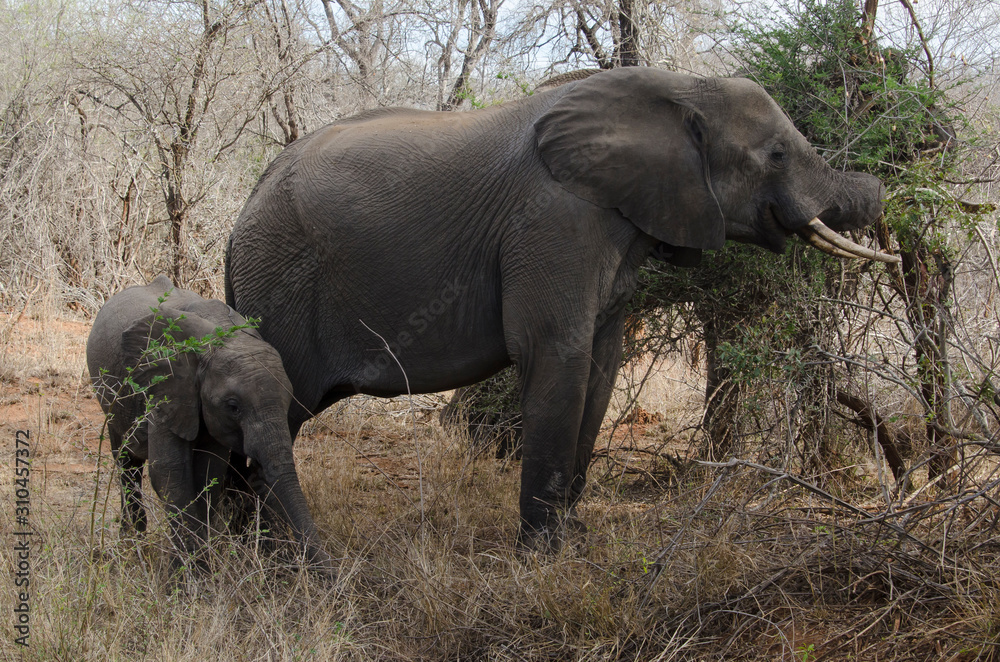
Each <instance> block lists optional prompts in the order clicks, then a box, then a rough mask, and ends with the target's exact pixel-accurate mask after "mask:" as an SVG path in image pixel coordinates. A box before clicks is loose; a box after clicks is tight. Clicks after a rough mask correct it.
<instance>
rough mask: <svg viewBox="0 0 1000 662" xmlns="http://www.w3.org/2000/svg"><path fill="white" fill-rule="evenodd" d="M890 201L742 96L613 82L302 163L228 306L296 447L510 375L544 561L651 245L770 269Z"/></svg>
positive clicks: (396, 128) (253, 229) (524, 489)
mask: <svg viewBox="0 0 1000 662" xmlns="http://www.w3.org/2000/svg"><path fill="white" fill-rule="evenodd" d="M882 193H883V189H882V185H881V184H880V183H879V181H878V180H877V179H875V178H874V177H870V176H867V175H860V174H852V173H846V174H845V173H842V172H835V171H834V170H832V169H831V168H830V167H829V166H828V165H827V164H826V163H825V162H824V161H823V159H822V158H821V157H820V156H819V155H818V154H817V153H816V152H815V150H813V149H812V147H811V146H810V145H809V144H808V143H807V141H806V140H805V139H804V138H803V137H802V135H801V134H799V133H798V132H797V131H796V130H795V128H794V127H793V126H792V124H791V123H790V122H789V121H788V119H787V118H786V116H785V115H784V113H783V112H782V111H781V109H780V108H779V107H778V106H777V105H776V104H775V103H774V101H773V100H772V99H771V98H770V97H769V96H768V95H767V94H766V93H765V92H764V91H763V90H762V89H761V88H760V87H759V86H757V85H756V84H754V83H752V82H750V81H747V80H741V79H703V78H693V77H688V76H683V75H679V74H675V73H669V72H665V71H659V70H655V69H648V68H627V69H618V70H611V71H607V72H602V73H598V74H595V75H593V76H591V77H589V78H587V79H586V80H580V81H578V82H571V83H568V84H565V85H562V86H561V87H557V88H555V89H550V90H548V91H544V92H541V93H538V94H535V95H533V96H531V97H529V98H527V99H524V100H522V101H517V102H514V103H508V104H505V105H502V106H496V107H491V108H486V109H482V110H477V111H474V112H468V113H436V112H424V111H416V110H398V109H390V110H382V111H375V112H369V113H366V114H363V115H360V116H357V117H355V118H350V119H346V120H343V121H341V122H337V123H335V124H331V125H329V126H327V127H324V128H322V129H320V130H318V131H317V132H315V133H313V134H311V135H309V136H307V137H305V138H302V139H300V140H298V141H296V142H295V143H292V144H291V145H290V146H288V147H287V148H285V150H284V151H283V152H282V153H281V154H279V155H278V157H277V158H276V159H275V160H274V162H273V163H272V164H271V165H270V166H269V167H268V168H267V170H266V172H265V173H264V174H263V176H262V177H261V179H260V181H259V182H258V184H257V186H256V188H255V189H254V191H253V193H252V195H251V197H250V199H249V201H248V202H247V204H246V206H245V208H244V209H243V212H242V213H241V215H240V217H239V219H238V220H237V222H236V225H235V227H234V229H233V232H232V235H231V236H230V243H229V247H228V250H227V274H226V275H227V300H228V301H229V303H230V304H231V305H232V306H233V307H234V308H236V309H237V310H239V311H241V312H242V313H243V314H245V315H252V316H254V317H258V318H261V319H262V320H263V322H262V325H261V327H260V332H261V335H262V336H263V337H264V338H265V339H266V340H267V341H268V342H269V343H271V344H272V345H273V346H274V347H275V348H276V349H277V350H278V351H279V352H280V353H281V356H282V358H283V359H284V362H285V369H286V371H287V372H288V377H289V379H290V380H291V382H292V384H293V386H294V387H295V394H296V397H297V399H298V400H299V402H300V403H301V405H302V407H300V406H296V405H293V407H292V410H291V412H290V425H291V430H292V434H293V436H294V434H295V433H296V432H297V430H298V428H299V426H300V425H301V424H302V423H303V421H305V420H306V419H308V418H309V417H310V416H312V415H314V414H315V413H316V412H319V411H320V410H322V409H324V408H325V407H328V406H330V405H331V404H332V403H334V402H337V401H338V400H340V399H341V398H344V397H347V396H349V395H353V394H355V393H369V394H373V395H379V396H393V395H397V394H402V393H406V392H407V391H410V392H413V393H418V392H434V391H441V390H445V389H450V388H455V387H459V386H463V385H468V384H472V383H475V382H477V381H480V380H482V379H484V378H486V377H488V376H490V375H491V374H493V373H495V372H497V371H498V370H500V369H501V368H503V367H504V366H506V365H509V364H510V363H514V364H516V365H517V368H518V372H519V374H520V378H521V382H522V392H521V401H522V409H523V416H524V456H523V465H522V470H521V471H522V473H521V496H520V512H521V539H522V540H523V541H524V542H526V543H527V544H529V545H534V544H537V543H539V542H541V543H542V544H543V545H544V544H546V543H552V542H554V541H553V538H552V534H553V533H554V532H555V531H556V530H557V527H558V525H559V524H560V518H561V517H563V516H565V515H568V514H570V513H571V512H572V506H573V504H574V503H575V502H576V500H577V499H578V497H579V496H580V494H581V492H582V491H583V488H584V483H585V477H586V472H587V467H588V464H589V463H590V457H591V451H592V448H593V445H594V440H595V437H596V436H597V433H598V430H599V428H600V426H601V421H602V419H603V417H604V414H605V411H606V409H607V406H608V401H609V398H610V395H611V390H612V387H613V385H614V380H615V376H616V373H617V370H618V366H619V362H620V359H621V351H622V350H621V345H622V332H623V319H624V309H625V304H626V302H627V301H628V300H629V298H630V297H631V295H632V293H633V291H634V289H635V286H636V274H637V270H638V269H639V266H640V265H641V264H642V263H643V261H644V260H645V259H646V257H647V256H648V255H649V254H650V251H651V249H653V247H654V246H656V245H657V244H658V242H665V243H666V244H668V245H670V246H673V247H682V248H687V249H693V250H694V252H697V251H698V250H701V249H718V248H721V247H722V245H723V243H724V242H725V241H726V240H728V239H733V240H737V241H742V242H750V243H754V244H758V245H760V246H764V247H766V248H769V249H771V250H773V251H776V252H780V251H782V250H783V249H784V247H785V240H786V237H787V236H788V235H789V234H791V233H792V232H794V231H795V230H796V229H798V228H801V227H802V226H804V225H805V224H806V223H807V222H808V221H809V220H810V219H812V218H813V217H815V216H819V217H820V218H821V219H822V220H823V221H824V222H825V223H826V224H827V225H828V226H829V227H831V228H833V229H834V230H838V231H843V230H848V229H852V228H860V227H863V226H865V225H867V224H869V223H871V222H872V221H874V220H875V219H876V217H878V215H879V214H880V213H881V211H882V203H881V197H882ZM385 343H388V346H389V348H391V350H392V355H390V353H389V352H388V351H387V350H386V344H385ZM393 355H394V357H393ZM397 360H398V361H399V364H401V366H402V369H400V365H397ZM303 407H304V408H303ZM556 541H557V539H556Z"/></svg>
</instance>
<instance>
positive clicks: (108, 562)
mask: <svg viewBox="0 0 1000 662" xmlns="http://www.w3.org/2000/svg"><path fill="white" fill-rule="evenodd" d="M3 321H4V320H2V319H0V325H2V323H3ZM85 330H86V324H85V323H83V322H82V321H80V320H76V319H62V318H60V317H59V316H57V315H55V314H53V313H52V311H51V310H50V309H44V308H43V309H40V310H39V311H38V312H34V311H33V310H32V311H29V312H28V313H26V314H25V315H24V316H23V318H22V319H21V320H20V321H19V322H18V323H17V325H16V326H15V327H14V328H13V333H12V334H11V339H10V342H9V343H8V346H7V350H8V351H7V353H6V354H5V356H7V357H14V358H13V359H11V358H5V359H4V361H5V363H4V365H5V366H8V369H7V371H6V372H5V373H4V376H3V379H2V381H0V385H2V387H3V394H2V395H3V398H4V400H3V402H4V409H3V410H2V412H3V417H4V418H3V420H0V424H2V426H3V428H2V432H3V435H4V437H5V438H8V439H9V443H8V444H7V446H5V447H4V448H3V449H2V457H3V462H4V465H5V466H11V462H12V456H13V453H12V450H13V449H12V447H13V431H14V430H15V429H20V428H25V427H26V428H29V429H31V430H32V435H33V437H32V438H33V440H34V444H35V445H34V450H33V452H34V458H35V459H34V462H35V465H34V473H33V474H32V526H33V528H34V530H35V535H34V536H33V538H32V545H33V547H32V571H31V572H32V582H33V583H32V588H33V593H32V597H31V607H32V624H31V625H32V630H31V646H30V647H29V648H27V649H23V650H22V649H17V648H15V647H14V646H13V644H12V642H11V639H12V637H10V636H9V635H5V637H4V640H3V641H2V642H0V654H2V655H0V657H3V658H4V659H16V658H17V656H20V659H24V660H39V661H40V660H46V661H48V660H73V661H77V660H124V659H128V660H135V659H149V660H196V659H198V660H200V659H206V658H207V659H219V660H334V659H357V660H442V659H474V660H543V659H545V660H549V659H551V660H568V659H572V660H612V659H613V660H688V659H727V660H729V659H739V660H778V659H784V660H821V659H826V660H844V659H856V660H876V659H878V660H926V659H945V660H963V661H964V660H977V659H980V660H995V659H997V646H998V643H1000V625H998V623H1000V614H998V609H997V604H998V601H997V598H998V597H1000V590H998V586H997V581H996V579H995V577H996V573H995V568H996V567H997V561H998V559H997V557H998V553H1000V538H998V535H997V519H998V517H1000V509H998V507H997V506H998V504H997V496H998V495H997V486H998V484H1000V463H998V462H997V459H996V449H994V448H992V447H983V446H968V447H966V449H965V451H966V452H965V457H964V460H963V464H962V465H961V468H960V469H959V470H958V471H957V472H956V473H955V474H954V475H953V481H952V483H951V485H950V486H948V487H947V488H946V489H945V488H942V487H941V486H940V485H932V486H927V487H925V488H923V489H922V491H919V492H916V493H915V494H914V495H913V496H910V497H906V499H905V500H902V501H901V500H898V499H896V500H893V501H889V502H887V501H886V499H885V497H884V494H885V492H884V490H883V485H881V484H880V483H879V482H878V478H877V474H876V473H875V472H873V471H867V472H866V471H865V470H864V467H863V466H860V465H861V463H860V462H859V467H858V468H856V469H855V470H854V472H846V471H845V472H841V473H840V474H838V476H836V477H834V478H832V479H831V480H829V481H827V482H826V483H824V489H823V490H820V489H818V488H815V487H813V486H812V484H811V483H808V482H805V481H803V480H802V479H801V478H797V477H795V476H787V475H784V474H782V472H781V471H776V470H774V469H772V468H770V467H757V466H754V465H751V464H749V463H737V464H733V465H731V466H726V467H706V466H698V465H691V464H690V463H681V464H677V463H671V462H669V461H666V460H665V459H664V455H663V454H662V453H660V454H656V453H653V452H651V451H653V450H657V449H661V448H670V449H672V450H671V452H672V453H674V454H677V455H679V456H681V457H682V458H683V457H684V450H685V448H686V446H685V444H684V443H680V442H681V441H683V440H684V439H685V438H686V437H685V434H678V432H679V431H680V429H681V428H683V427H685V426H687V425H688V424H689V423H690V421H691V420H692V419H696V418H697V415H698V411H697V408H695V407H689V408H688V410H687V411H686V412H676V411H674V412H671V416H670V417H667V418H666V419H665V422H664V423H660V424H653V425H650V426H648V427H646V428H633V429H631V430H626V429H622V428H621V427H619V429H618V430H616V431H615V433H614V435H613V436H611V435H610V434H609V433H606V434H605V435H603V437H602V440H603V444H604V448H603V449H602V450H601V452H600V454H599V455H600V457H599V458H598V460H597V462H596V463H595V466H594V471H593V476H594V479H595V480H594V482H593V484H592V487H591V489H590V490H589V491H588V495H587V497H586V499H585V501H584V503H583V504H582V507H581V509H580V511H581V515H582V517H583V518H584V520H585V521H586V522H587V524H588V525H589V526H590V529H589V531H588V532H587V534H586V535H584V536H581V537H579V538H577V539H576V540H575V541H574V544H573V545H572V546H570V547H569V548H567V549H565V550H563V551H562V552H560V553H559V554H556V555H553V556H536V555H528V554H524V553H521V552H519V551H517V550H516V549H514V548H513V546H512V541H513V539H514V534H515V531H516V502H517V490H518V473H519V472H518V466H517V464H516V463H512V462H510V461H500V460H496V459H494V458H492V457H490V456H489V454H488V453H480V454H478V455H473V454H470V453H469V452H468V444H467V443H466V442H465V441H464V440H462V439H459V438H455V437H453V436H450V435H449V434H447V433H445V432H444V431H442V430H441V428H440V427H439V426H438V425H437V424H436V422H435V421H436V418H435V417H434V416H433V415H431V413H430V412H429V411H428V409H429V408H430V407H431V406H432V405H433V401H431V400H427V399H421V400H419V401H417V402H416V403H414V404H411V403H409V402H407V401H405V400H403V401H392V402H388V403H387V402H385V401H378V400H357V401H351V402H350V403H349V404H347V405H345V406H344V407H342V408H341V409H340V410H339V411H331V412H327V413H326V414H324V415H323V416H321V417H320V418H319V419H317V420H316V421H314V422H313V423H311V424H310V425H309V426H307V427H306V428H305V429H304V433H303V435H302V437H301V439H300V441H299V443H298V444H297V448H296V454H297V459H298V463H299V466H300V472H301V479H302V482H303V486H304V488H305V491H306V494H307V495H308V497H309V499H310V506H311V508H312V510H313V512H314V513H315V515H316V518H317V521H318V523H319V525H320V527H321V529H322V531H323V534H324V536H325V539H326V541H327V549H328V551H330V552H331V553H332V554H333V555H334V556H335V557H336V558H338V559H340V565H339V570H338V573H337V575H336V576H335V577H327V576H323V575H320V574H318V573H315V572H306V571H302V570H300V569H299V568H298V565H297V562H296V559H295V558H294V546H293V545H290V544H281V543H279V544H273V543H272V542H270V541H268V540H265V539H252V540H246V539H235V538H228V537H219V538H217V539H216V540H215V541H214V544H213V545H212V547H211V549H210V550H206V552H205V553H204V555H203V558H201V559H200V563H201V566H202V567H203V569H202V570H200V571H197V572H191V573H188V574H187V575H186V576H185V577H184V578H182V579H180V580H175V581H171V580H169V579H168V577H167V573H166V570H165V562H166V559H167V558H169V556H168V554H169V552H168V550H167V549H166V545H167V535H166V531H165V523H164V522H163V521H162V518H160V519H157V520H156V521H155V525H154V526H153V530H152V531H151V532H150V533H149V534H148V535H147V537H146V539H145V540H143V541H141V542H138V543H137V542H135V541H132V540H122V539H119V537H118V531H117V524H116V522H115V519H116V517H117V503H118V496H117V487H113V486H111V485H110V484H109V480H108V479H109V477H110V476H111V475H112V474H111V471H110V462H109V458H108V457H107V453H106V452H105V453H103V454H98V451H99V445H98V435H97V431H98V430H99V426H100V416H99V410H98V407H97V405H96V403H95V402H94V401H93V399H92V398H90V397H89V394H88V392H87V389H86V386H85V384H84V383H83V380H82V367H81V366H82V362H81V358H80V357H81V354H82V342H81V338H82V337H84V336H85ZM53 356H58V357H60V358H59V359H58V360H57V359H54V358H53ZM692 379H693V377H692V376H691V375H690V374H686V373H684V372H683V371H682V370H681V369H680V366H675V367H674V368H673V369H672V370H671V371H670V374H668V375H666V377H665V378H664V379H662V380H661V381H660V383H659V384H658V385H656V386H655V387H654V388H653V389H651V390H650V391H648V392H647V395H646V398H647V399H646V400H644V401H643V402H644V406H645V407H647V408H649V409H650V410H653V411H655V408H656V407H657V406H658V405H657V393H658V392H659V393H661V394H662V395H661V397H662V398H665V399H667V400H669V398H671V397H675V396H676V395H677V390H676V389H677V387H676V384H678V383H683V382H685V381H690V380H692ZM678 380H680V381H678ZM664 401H665V400H664ZM610 422H611V419H610V418H609V423H610ZM671 439H673V440H674V441H669V440H671ZM668 442H669V443H668ZM678 467H682V468H683V469H684V470H683V471H678ZM11 473H12V472H10V471H7V472H4V475H3V476H2V477H0V478H2V485H0V489H2V490H4V491H5V493H7V494H10V493H11V490H12V485H11ZM833 492H836V494H834V493H833ZM911 494H913V493H911ZM891 498H892V496H891V495H890V499H891ZM6 503H8V504H10V502H9V501H6ZM92 518H93V522H94V528H93V530H92V529H91V520H92ZM0 527H2V528H3V529H4V530H7V531H10V530H12V529H13V528H14V522H13V506H12V505H8V506H7V507H5V508H4V509H3V510H2V511H0ZM12 554H13V552H12V548H11V546H10V545H5V546H4V547H3V551H2V552H0V558H2V559H3V564H4V566H5V567H7V568H8V570H11V569H12V568H13V567H14V557H13V556H12ZM7 575H8V576H10V574H9V573H7ZM8 581H10V582H11V584H10V586H11V588H12V583H13V582H12V580H8ZM11 593H12V591H11V590H7V591H4V592H2V594H0V595H2V596H3V597H2V598H0V611H2V613H5V614H8V617H7V618H9V615H10V614H11V613H12V611H11V609H12V608H13V604H12V599H13V598H12V595H11ZM5 627H6V624H5ZM8 632H9V630H8Z"/></svg>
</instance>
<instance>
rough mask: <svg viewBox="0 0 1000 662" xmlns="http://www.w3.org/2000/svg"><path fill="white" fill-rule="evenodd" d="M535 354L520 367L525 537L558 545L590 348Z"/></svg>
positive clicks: (573, 468) (532, 544)
mask: <svg viewBox="0 0 1000 662" xmlns="http://www.w3.org/2000/svg"><path fill="white" fill-rule="evenodd" d="M588 344H589V343H588ZM534 354H535V355H533V356H531V358H530V359H529V360H528V361H527V362H526V363H525V364H524V365H523V366H519V369H520V372H521V383H522V386H521V409H522V414H523V426H524V427H523V429H524V447H523V454H522V462H521V497H520V508H521V528H520V533H519V538H520V540H521V542H522V544H524V545H526V546H528V547H538V546H542V547H546V546H558V540H557V538H556V537H555V534H556V532H557V531H558V530H559V528H560V525H561V524H562V520H563V518H564V517H565V515H566V514H567V509H568V508H569V506H570V503H571V486H572V483H573V476H574V474H575V471H576V463H577V445H578V437H579V434H580V425H581V422H582V420H583V414H584V409H585V403H586V395H587V387H588V378H589V375H590V361H589V356H588V354H589V352H585V351H580V350H579V349H569V348H567V347H566V346H564V345H555V344H554V346H553V347H551V349H550V350H548V351H544V353H542V352H537V351H536V352H535V353H534ZM538 354H542V355H541V356H539V355H538Z"/></svg>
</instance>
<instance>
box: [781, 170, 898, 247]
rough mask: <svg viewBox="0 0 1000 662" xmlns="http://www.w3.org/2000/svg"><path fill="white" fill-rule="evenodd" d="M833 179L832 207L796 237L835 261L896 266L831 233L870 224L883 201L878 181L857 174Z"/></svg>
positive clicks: (883, 194)
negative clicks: (847, 260) (871, 262)
mask: <svg viewBox="0 0 1000 662" xmlns="http://www.w3.org/2000/svg"><path fill="white" fill-rule="evenodd" d="M836 175H837V179H838V183H837V190H836V193H835V195H834V196H833V203H832V204H831V205H829V206H828V207H827V209H826V210H824V211H823V212H822V213H820V215H819V216H817V217H816V218H813V219H812V220H811V221H809V222H808V223H807V224H806V225H805V226H803V227H801V228H799V229H798V230H796V233H797V234H798V235H799V236H800V237H802V238H803V239H804V240H805V241H806V242H808V243H809V244H812V245H813V246H814V247H815V248H818V249H819V250H821V251H823V252H824V253H829V254H830V255H834V256H836V257H842V258H862V259H867V260H876V261H878V262H889V263H898V262H899V261H900V258H899V257H898V256H895V255H886V254H885V253H880V252H878V251H874V250H872V249H870V248H866V247H865V246H861V245H860V244H856V243H855V242H853V241H851V240H850V239H847V238H846V237H843V236H841V235H839V234H837V232H835V231H834V230H837V231H841V232H843V231H845V230H853V229H856V228H862V227H865V226H867V225H869V224H871V223H872V222H873V221H875V219H877V218H878V217H879V216H880V215H881V214H882V210H883V207H884V205H883V202H882V201H883V199H884V198H885V187H883V186H882V182H880V181H879V180H878V178H877V177H873V176H871V175H867V174H864V173H859V172H846V173H840V172H838V173H836Z"/></svg>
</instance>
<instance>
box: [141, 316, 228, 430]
mask: <svg viewBox="0 0 1000 662" xmlns="http://www.w3.org/2000/svg"><path fill="white" fill-rule="evenodd" d="M213 328H214V327H212V326H211V325H210V324H208V323H207V322H205V321H204V320H201V319H200V318H197V317H193V318H192V317H190V313H182V312H180V311H177V310H173V309H170V308H168V307H162V306H161V307H160V309H159V310H158V311H157V312H155V313H150V314H149V315H147V316H145V317H143V318H141V319H139V320H137V321H135V322H133V323H132V324H131V325H130V326H129V327H128V328H127V329H126V330H125V331H123V332H122V351H123V354H124V356H125V357H127V358H126V365H132V366H134V367H133V370H132V379H133V380H134V381H135V382H136V383H137V384H138V385H139V386H140V387H146V386H148V387H149V390H148V391H147V398H150V399H152V400H153V401H154V402H156V403H158V404H157V405H156V408H155V410H154V411H153V413H152V414H151V415H152V416H154V417H155V418H156V421H157V423H158V424H163V425H165V426H166V427H167V428H168V429H169V430H170V431H171V432H172V433H174V434H176V435H177V436H179V437H181V438H182V439H185V440H187V441H194V440H195V439H196V438H197V437H198V430H199V427H200V425H201V400H200V396H199V391H200V377H199V374H198V365H199V354H198V353H197V352H195V351H191V350H184V351H179V350H178V348H177V346H176V345H177V343H181V342H183V341H185V340H187V339H188V338H202V337H204V336H205V335H208V334H209V333H211V332H212V330H213ZM182 349H183V348H182Z"/></svg>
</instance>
